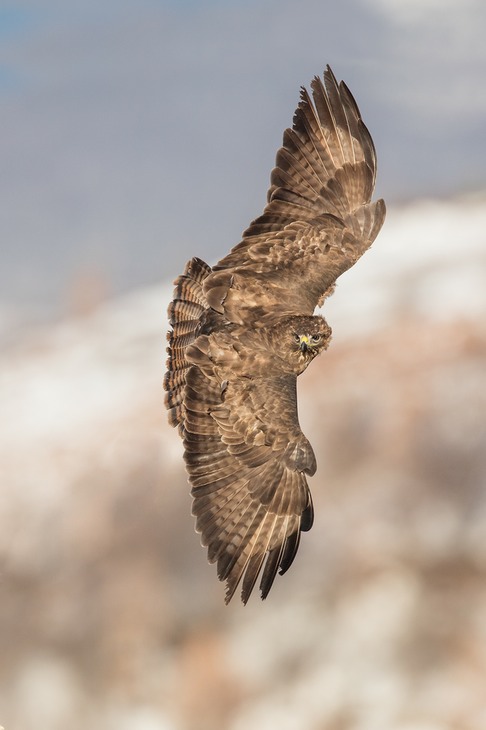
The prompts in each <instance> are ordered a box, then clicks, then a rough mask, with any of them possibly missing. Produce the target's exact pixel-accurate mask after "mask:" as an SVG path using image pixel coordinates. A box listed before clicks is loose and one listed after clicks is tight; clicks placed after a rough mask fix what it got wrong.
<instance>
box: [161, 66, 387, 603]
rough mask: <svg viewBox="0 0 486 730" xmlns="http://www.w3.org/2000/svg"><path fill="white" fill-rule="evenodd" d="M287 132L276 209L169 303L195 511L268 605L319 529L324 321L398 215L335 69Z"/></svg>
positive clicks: (186, 281) (225, 562)
mask: <svg viewBox="0 0 486 730" xmlns="http://www.w3.org/2000/svg"><path fill="white" fill-rule="evenodd" d="M311 87H312V97H313V100H311V99H310V97H309V95H308V94H307V91H306V90H305V89H303V90H302V92H301V100H300V103H299V106H298V108H297V110H296V113H295V116H294V121H293V127H292V129H287V130H286V132H285V133H284V141H283V146H282V147H281V149H280V150H279V151H278V153H277V161H276V167H275V168H274V170H273V171H272V176H271V186H270V190H269V192H268V201H267V205H266V207H265V209H264V211H263V213H262V215H261V216H260V217H259V218H257V219H256V220H255V221H253V223H252V224H251V225H250V227H249V228H248V229H247V230H246V231H245V232H244V234H243V239H242V241H241V242H240V243H239V244H238V245H237V246H235V247H234V248H233V249H232V251H231V252H230V253H229V254H228V255H227V256H225V258H223V259H222V260H221V261H219V263H218V264H217V265H216V266H214V267H213V268H212V269H211V268H210V267H209V266H208V265H207V264H205V263H204V262H203V261H201V260H200V259H197V258H194V259H192V260H191V261H190V262H189V263H188V264H187V266H186V269H185V271H184V273H183V274H182V276H180V277H179V278H178V279H177V281H176V282H175V284H176V288H175V291H174V299H173V301H172V302H171V304H170V306H169V319H170V324H171V326H172V331H171V332H170V333H169V335H168V339H169V347H168V354H169V358H168V363H167V366H168V371H167V374H166V376H165V380H164V387H165V389H166V391H167V394H166V404H167V408H168V410H169V421H170V423H171V424H172V425H174V426H177V427H178V428H179V432H180V434H181V437H182V439H183V442H184V458H185V461H186V466H187V470H188V473H189V479H190V482H191V485H192V495H193V498H194V502H193V513H194V515H195V517H196V529H197V530H198V531H199V532H200V533H201V536H202V543H203V545H206V546H207V548H208V558H209V560H210V562H216V563H217V569H218V577H219V578H220V580H225V581H226V584H227V591H226V601H227V602H228V601H229V600H230V599H231V597H232V596H233V594H234V592H235V590H236V588H237V587H238V585H239V583H240V581H241V582H242V593H241V597H242V600H243V602H244V603H246V601H247V600H248V598H249V596H250V593H251V591H252V589H253V587H254V585H255V582H256V581H257V580H258V577H259V576H260V575H261V578H260V590H261V595H262V598H265V597H266V596H267V594H268V592H269V590H270V588H271V586H272V584H273V581H274V578H275V576H276V574H277V572H280V573H281V574H282V573H284V572H285V571H286V570H287V569H288V568H289V567H290V565H291V563H292V561H293V559H294V557H295V554H296V552H297V548H298V545H299V539H300V533H301V532H302V531H306V530H309V529H310V528H311V526H312V522H313V508H312V500H311V495H310V492H309V488H308V486H307V481H306V475H312V474H314V472H315V470H316V460H315V456H314V452H313V450H312V447H311V445H310V444H309V442H308V440H307V439H306V437H305V436H304V435H303V433H302V431H301V430H300V426H299V421H298V417H297V397H296V381H297V376H298V375H300V373H301V372H303V370H304V369H305V368H306V367H307V365H308V364H309V363H310V362H311V360H312V359H313V358H314V357H315V356H316V355H318V354H319V352H321V351H322V350H323V349H326V348H327V346H328V344H329V341H330V337H331V330H330V328H329V326H328V325H327V323H326V322H325V320H324V319H323V318H322V317H320V316H313V313H314V310H315V308H316V306H318V305H321V304H322V302H323V301H324V299H325V297H326V296H328V295H329V294H330V293H331V292H332V290H333V287H334V284H335V281H336V279H337V277H338V276H340V274H342V273H343V272H344V271H346V270H347V269H349V268H350V267H351V266H352V265H353V264H354V263H355V262H356V261H357V260H358V258H359V257H360V256H361V255H362V254H363V253H364V252H365V251H366V250H367V249H368V248H369V246H370V245H371V243H372V242H373V240H374V238H375V237H376V235H377V234H378V232H379V230H380V228H381V226H382V224H383V220H384V217H385V205H384V202H383V201H382V200H378V201H377V202H375V203H371V195H372V192H373V188H374V183H375V175H376V156H375V150H374V146H373V142H372V140H371V137H370V135H369V132H368V130H367V129H366V127H365V126H364V124H363V122H362V121H361V116H360V113H359V110H358V107H357V105H356V102H355V101H354V99H353V97H352V96H351V93H350V92H349V90H348V89H347V87H346V86H345V84H344V83H343V82H341V83H340V84H339V85H338V84H337V82H336V80H335V78H334V75H333V74H332V71H331V69H330V68H329V67H327V69H326V71H325V72H324V83H323V82H322V80H321V79H320V78H317V77H316V78H315V79H314V80H313V82H312V84H311Z"/></svg>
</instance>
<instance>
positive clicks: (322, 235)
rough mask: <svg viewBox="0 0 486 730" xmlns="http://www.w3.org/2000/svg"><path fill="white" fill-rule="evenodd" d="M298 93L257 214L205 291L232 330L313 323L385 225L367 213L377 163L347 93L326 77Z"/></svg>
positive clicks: (372, 208)
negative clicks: (306, 317)
mask: <svg viewBox="0 0 486 730" xmlns="http://www.w3.org/2000/svg"><path fill="white" fill-rule="evenodd" d="M311 88H312V97H313V101H312V100H311V98H310V96H309V94H308V93H307V91H306V90H305V89H302V90H301V100H300V103H299V105H298V108H297V110H296V112H295V116H294V120H293V127H292V129H287V130H286V131H285V133H284V138H283V146H282V147H281V148H280V150H279V151H278V153H277V160H276V167H275V168H274V170H273V171H272V175H271V186H270V189H269V191H268V203H267V205H266V207H265V210H264V211H263V214H262V215H261V216H260V217H259V218H257V219H256V220H254V221H253V223H251V225H250V227H249V228H248V229H247V230H246V231H245V232H244V234H243V240H242V241H241V243H239V244H238V245H237V246H235V247H234V248H233V250H232V251H231V252H230V253H229V254H228V255H227V256H225V258H223V259H222V260H221V261H220V262H219V263H218V264H217V266H215V267H214V269H213V272H214V273H213V274H211V275H210V276H209V277H208V278H207V280H206V281H205V284H204V288H205V291H206V295H207V299H208V301H209V303H210V305H211V306H212V307H213V309H216V310H217V311H220V312H221V313H224V314H225V316H226V317H227V318H228V319H229V320H230V321H234V322H239V323H241V322H244V321H246V322H251V321H257V320H259V319H260V318H261V317H262V316H265V315H266V314H269V313H271V312H272V311H275V312H279V313H280V314H282V303H285V307H284V310H285V313H288V314H294V313H301V314H312V313H313V311H314V309H315V307H316V305H317V304H318V303H320V302H321V300H322V298H323V297H324V296H325V294H326V292H327V291H328V290H329V289H330V288H331V287H332V286H333V285H334V282H335V281H336V279H337V277H338V276H340V274H342V273H343V272H344V271H346V270H347V269H349V268H350V267H351V266H352V265H353V264H354V263H355V262H356V261H357V260H358V259H359V258H360V256H362V254H363V253H364V252H365V251H366V250H367V249H368V248H369V246H370V245H371V243H372V242H373V240H374V239H375V237H376V236H377V235H378V232H379V230H380V228H381V226H382V224H383V221H384V218H385V204H384V202H383V200H378V201H377V202H375V203H371V202H370V201H371V195H372V193H373V189H374V185H375V176H376V154H375V148H374V145H373V141H372V139H371V136H370V134H369V132H368V130H367V128H366V127H365V125H364V124H363V122H362V120H361V115H360V112H359V109H358V106H357V104H356V102H355V100H354V99H353V97H352V95H351V92H350V91H349V89H348V88H347V86H346V85H345V84H344V82H341V83H340V84H339V85H338V83H337V81H336V79H335V77H334V75H333V73H332V71H331V69H330V68H329V66H328V67H327V69H326V71H325V72H324V83H323V82H322V80H321V79H320V78H318V77H315V78H314V80H313V82H312V84H311Z"/></svg>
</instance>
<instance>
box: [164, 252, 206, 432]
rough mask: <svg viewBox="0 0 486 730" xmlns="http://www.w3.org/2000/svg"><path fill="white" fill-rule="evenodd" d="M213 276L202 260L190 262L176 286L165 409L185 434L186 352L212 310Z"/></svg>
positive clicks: (169, 339)
mask: <svg viewBox="0 0 486 730" xmlns="http://www.w3.org/2000/svg"><path fill="white" fill-rule="evenodd" d="M210 273H211V267H210V266H208V265H207V264H205V263H204V261H201V259H198V258H193V259H191V260H190V261H188V263H187V264H186V268H185V269H184V273H183V274H181V276H179V277H178V278H177V279H176V280H175V282H174V284H175V289H174V299H173V300H172V302H171V303H170V304H169V309H168V312H167V313H168V317H169V322H170V324H171V326H172V331H171V332H168V333H167V339H168V341H169V346H168V348H167V353H168V355H169V357H168V358H167V372H166V374H165V378H164V389H165V390H166V395H165V405H166V407H167V409H168V411H169V423H170V424H171V425H172V426H178V427H179V430H181V431H182V428H183V425H184V403H183V399H184V388H185V385H186V375H187V369H188V367H189V363H188V362H187V360H186V356H185V351H186V348H187V346H188V345H191V344H192V343H193V342H194V340H195V339H196V337H197V329H198V325H199V321H200V317H201V315H202V314H203V312H204V311H205V310H206V309H207V308H208V304H207V301H206V296H205V294H204V292H203V287H202V284H203V281H204V280H205V279H206V277H207V276H209V274H210Z"/></svg>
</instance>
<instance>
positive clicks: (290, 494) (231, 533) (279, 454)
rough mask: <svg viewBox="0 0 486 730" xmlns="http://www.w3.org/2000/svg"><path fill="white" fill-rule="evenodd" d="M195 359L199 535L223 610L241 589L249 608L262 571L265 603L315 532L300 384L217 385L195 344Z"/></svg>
mask: <svg viewBox="0 0 486 730" xmlns="http://www.w3.org/2000/svg"><path fill="white" fill-rule="evenodd" d="M190 350H191V353H190V354H189V359H191V358H192V359H195V360H197V361H198V362H199V365H192V367H190V369H189V372H188V374H187V383H186V389H185V399H184V412H185V419H184V425H183V431H184V447H185V454H184V457H185V461H186V465H187V470H188V473H189V479H190V482H191V485H192V495H193V497H194V502H193V514H194V515H195V516H196V529H197V531H198V532H200V533H201V541H202V544H203V545H206V546H207V548H208V559H209V561H210V562H212V563H213V562H217V569H218V577H219V579H220V580H225V581H226V582H227V591H226V602H227V603H228V602H229V600H230V599H231V597H232V596H233V594H234V592H235V590H236V588H237V586H238V584H239V583H240V581H241V580H243V584H242V593H241V597H242V600H243V602H244V603H246V601H247V600H248V598H249V596H250V593H251V591H252V589H253V587H254V585H255V583H256V581H257V579H258V576H259V574H260V573H261V571H262V568H263V574H262V577H261V581H260V590H261V594H262V598H265V597H266V596H267V594H268V592H269V590H270V588H271V587H272V584H273V581H274V579H275V576H276V574H277V571H280V573H281V574H283V573H284V572H285V571H286V570H288V568H289V567H290V565H291V564H292V561H293V559H294V557H295V554H296V552H297V548H298V546H299V540H300V532H301V531H303V530H304V531H305V530H309V529H310V528H311V526H312V522H313V508H312V501H311V496H310V492H309V489H308V486H307V482H306V478H305V474H306V473H307V474H313V473H314V472H315V469H316V462H315V456H314V453H313V451H312V448H311V446H310V444H309V442H308V441H307V439H306V438H305V436H304V435H303V434H302V432H301V431H300V428H299V425H298V420H297V405H296V378H295V376H293V375H285V376H282V377H275V378H274V379H265V380H264V379H256V380H254V379H250V378H235V379H232V380H231V381H229V382H221V380H220V378H218V377H217V374H216V373H215V372H214V371H212V368H211V364H210V362H209V360H206V361H205V358H204V353H201V351H198V350H197V341H196V344H195V346H193V347H192V348H190ZM204 361H205V362H204ZM201 365H202V367H201Z"/></svg>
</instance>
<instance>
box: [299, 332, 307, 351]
mask: <svg viewBox="0 0 486 730" xmlns="http://www.w3.org/2000/svg"><path fill="white" fill-rule="evenodd" d="M299 347H300V349H301V350H302V352H307V350H308V349H309V338H308V337H307V335H301V336H300V343H299Z"/></svg>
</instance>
